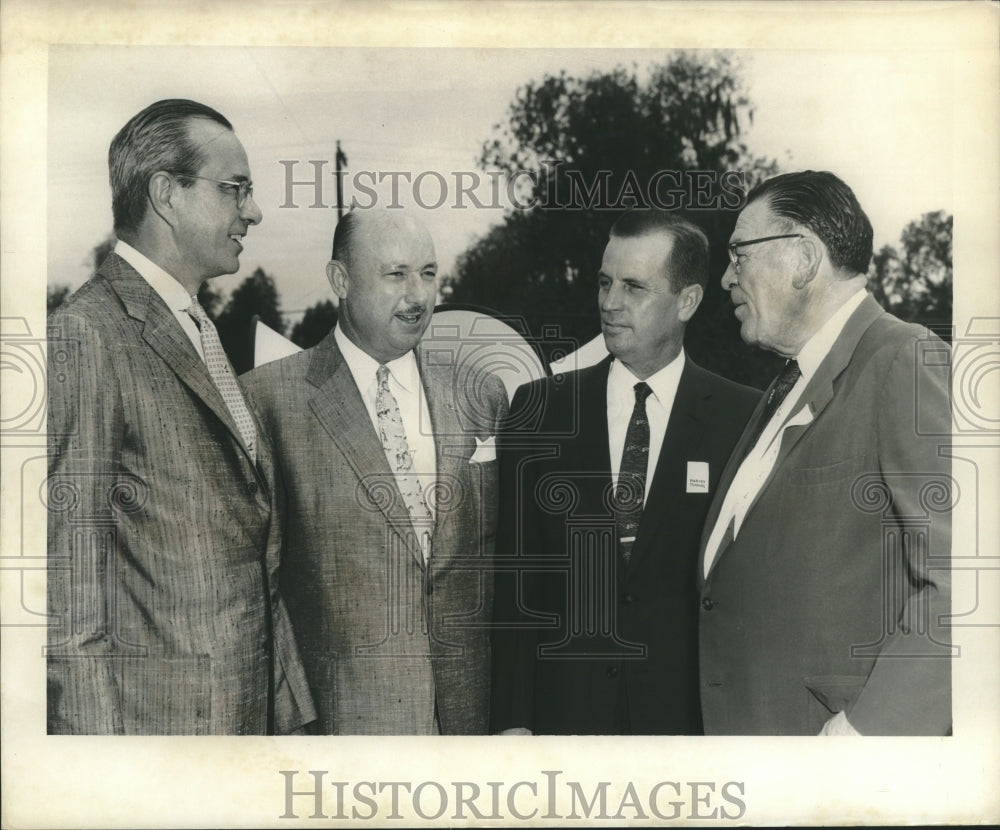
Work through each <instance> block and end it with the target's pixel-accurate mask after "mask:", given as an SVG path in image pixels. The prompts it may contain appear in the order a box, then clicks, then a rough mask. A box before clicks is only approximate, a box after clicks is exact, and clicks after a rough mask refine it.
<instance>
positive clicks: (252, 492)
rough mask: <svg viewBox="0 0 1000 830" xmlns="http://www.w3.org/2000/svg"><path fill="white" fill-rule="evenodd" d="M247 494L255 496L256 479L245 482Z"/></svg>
mask: <svg viewBox="0 0 1000 830" xmlns="http://www.w3.org/2000/svg"><path fill="white" fill-rule="evenodd" d="M247 495H248V496H256V495H257V482H256V481H250V482H247Z"/></svg>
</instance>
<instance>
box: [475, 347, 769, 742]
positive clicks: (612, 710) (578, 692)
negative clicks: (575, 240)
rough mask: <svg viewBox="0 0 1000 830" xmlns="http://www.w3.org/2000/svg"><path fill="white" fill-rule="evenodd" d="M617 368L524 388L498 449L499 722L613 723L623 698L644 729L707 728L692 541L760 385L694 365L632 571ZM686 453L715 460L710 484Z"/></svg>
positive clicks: (495, 718)
mask: <svg viewBox="0 0 1000 830" xmlns="http://www.w3.org/2000/svg"><path fill="white" fill-rule="evenodd" d="M610 365H611V358H607V359H605V360H604V361H602V362H601V363H599V364H598V365H596V366H593V367H589V368H586V369H583V370H581V371H579V372H570V373H567V374H565V375H561V376H556V377H554V378H551V379H547V380H544V381H538V382H536V383H533V384H531V385H529V386H523V387H521V388H520V389H519V390H518V391H517V393H516V394H515V396H514V402H513V404H512V406H511V415H510V418H509V422H508V427H507V429H506V430H505V431H504V433H503V435H502V441H501V455H500V465H501V475H500V486H501V511H500V534H499V540H498V544H499V548H498V566H499V568H500V570H499V571H498V575H497V600H496V608H497V611H496V615H495V625H496V628H495V631H494V653H495V660H494V679H493V689H494V693H493V710H492V728H493V729H494V731H500V730H503V729H506V728H509V727H517V726H523V727H527V728H529V729H531V730H532V731H533V732H535V733H546V734H574V733H575V734H602V733H614V732H617V731H621V730H622V729H623V722H622V721H621V718H620V716H621V713H622V712H623V711H624V710H623V709H622V708H621V707H623V706H624V705H625V704H626V703H627V710H628V728H629V729H630V731H631V732H633V733H635V734H691V733H696V732H698V731H699V730H700V717H699V712H698V708H699V707H698V689H697V675H698V668H697V660H696V657H697V641H696V635H697V616H698V615H697V605H696V603H697V592H696V590H695V563H696V561H697V550H698V539H699V536H700V533H701V527H702V522H703V520H704V517H705V513H706V511H707V510H708V505H709V503H710V501H711V497H712V492H714V490H715V487H716V484H717V482H718V477H719V475H720V474H721V472H722V468H723V466H724V465H725V463H726V460H727V458H728V457H729V453H730V451H731V450H732V448H733V445H734V444H735V443H736V439H737V438H738V437H739V435H740V433H741V432H742V430H743V426H744V424H745V423H746V421H747V418H748V417H749V416H750V413H751V412H752V411H753V408H754V405H755V404H756V402H757V399H758V398H759V397H760V393H759V392H757V391H756V390H753V389H749V388H747V387H743V386H740V385H738V384H735V383H732V382H731V381H728V380H725V379H723V378H720V377H718V376H716V375H713V374H711V373H710V372H707V371H705V370H704V369H701V368H700V367H698V366H696V365H695V364H694V363H693V362H692V361H691V360H690V359H689V358H688V359H686V362H685V366H684V371H683V373H682V375H681V379H680V383H679V385H678V388H677V395H676V398H675V400H674V404H673V408H672V410H671V412H670V416H669V421H668V424H667V430H666V434H665V436H664V441H663V446H662V449H661V451H660V457H659V460H658V461H657V465H656V471H655V474H654V476H653V478H652V481H651V483H650V485H649V490H648V496H647V500H646V506H645V508H644V510H643V514H642V520H641V523H640V526H639V532H638V535H637V537H636V541H635V544H634V547H633V552H632V560H631V562H630V564H629V566H628V568H627V569H624V570H623V569H622V568H621V566H620V563H619V562H618V557H617V556H616V554H615V535H616V534H615V520H614V514H613V513H612V512H611V510H610V508H609V495H610V492H611V472H610V471H611V462H610V457H609V451H608V425H607V378H608V370H609V367H610ZM691 461H701V462H707V463H708V469H709V482H708V487H707V491H706V492H700V493H698V492H688V489H689V488H688V462H691ZM501 557H502V558H501ZM518 568H520V569H521V570H522V573H521V574H520V579H519V580H518V579H517V570H518ZM540 650H541V651H540Z"/></svg>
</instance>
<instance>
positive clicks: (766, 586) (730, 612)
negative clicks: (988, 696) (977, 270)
mask: <svg viewBox="0 0 1000 830" xmlns="http://www.w3.org/2000/svg"><path fill="white" fill-rule="evenodd" d="M729 255H730V266H729V268H728V269H727V270H726V273H725V275H724V276H723V280H722V285H723V287H724V288H725V289H726V290H728V291H729V292H730V296H731V298H732V301H733V304H734V305H735V306H736V312H735V313H736V318H737V320H739V322H740V330H741V334H742V337H743V339H744V340H745V341H746V342H747V343H749V344H751V345H755V346H759V347H761V348H765V349H768V350H770V351H773V352H776V353H778V354H780V355H782V356H783V357H785V358H787V363H786V366H785V368H784V370H783V371H782V373H781V375H780V376H779V377H778V379H777V380H776V381H775V382H774V383H773V384H772V385H771V387H770V388H769V389H768V390H767V392H765V395H764V400H763V401H762V402H761V404H760V406H758V408H757V411H756V412H755V413H754V415H753V417H751V419H750V422H749V424H748V425H747V428H746V431H745V432H744V434H743V436H742V438H741V439H740V441H739V443H738V444H737V445H736V449H735V450H734V452H733V456H732V458H731V459H730V462H729V464H728V465H727V467H726V470H725V471H724V472H723V474H722V480H721V482H720V485H719V489H718V492H717V493H716V496H715V499H714V501H713V503H712V507H711V508H710V510H709V513H708V518H707V520H706V523H705V530H704V533H703V536H702V544H701V548H702V550H701V566H700V568H699V586H700V590H701V612H700V613H701V620H700V671H701V700H702V712H703V717H704V724H705V731H706V733H707V734H757V735H782V734H792V735H794V734H798V735H810V734H811V735H815V734H824V735H856V734H859V733H860V734H864V735H944V734H947V733H948V731H949V729H950V724H951V684H950V671H951V669H950V660H949V659H948V658H949V656H950V654H951V649H950V645H949V642H950V641H949V637H948V629H947V621H946V619H945V617H946V616H947V615H948V613H949V607H950V575H949V570H948V557H949V555H950V550H951V536H950V532H951V523H950V509H951V496H950V483H951V477H950V464H949V461H948V456H947V436H948V435H950V427H951V419H950V407H949V398H948V372H947V367H948V363H949V357H950V355H949V352H948V348H947V346H946V345H945V344H943V343H942V342H941V341H940V340H939V339H938V338H936V337H935V336H934V335H932V334H931V333H930V332H928V331H927V330H926V329H924V328H923V327H921V326H917V325H912V324H908V323H903V322H901V321H900V320H898V319H896V318H895V317H893V316H892V315H890V314H887V313H886V312H885V311H883V310H882V309H881V308H880V307H879V305H878V304H877V303H876V302H875V300H874V299H873V298H872V297H870V296H868V294H867V293H866V291H865V284H866V273H867V270H868V264H869V261H870V259H871V255H872V227H871V224H870V222H869V221H868V217H867V216H865V213H864V211H863V210H862V209H861V206H860V204H859V203H858V201H857V199H856V197H855V195H854V193H853V192H852V191H851V189H850V188H849V187H847V185H845V184H844V183H843V182H842V181H841V180H840V179H838V178H837V177H836V176H834V175H832V174H830V173H816V172H812V171H806V172H802V173H791V174H787V175H782V176H777V177H775V178H773V179H770V180H768V181H767V182H764V183H763V184H761V185H759V186H758V187H757V188H755V189H754V190H753V191H751V192H750V194H749V196H748V199H747V205H746V207H745V208H744V210H743V211H742V213H741V214H740V216H739V219H738V221H737V223H736V227H735V230H734V231H733V234H732V237H731V241H730V245H729Z"/></svg>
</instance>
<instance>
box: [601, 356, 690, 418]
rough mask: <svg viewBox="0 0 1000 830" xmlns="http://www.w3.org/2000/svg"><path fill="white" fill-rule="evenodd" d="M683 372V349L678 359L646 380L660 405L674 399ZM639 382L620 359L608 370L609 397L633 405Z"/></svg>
mask: <svg viewBox="0 0 1000 830" xmlns="http://www.w3.org/2000/svg"><path fill="white" fill-rule="evenodd" d="M683 370H684V349H683V348H682V349H681V350H680V352H679V353H678V355H677V357H675V358H674V359H673V360H671V361H670V362H669V363H668V364H667V365H666V366H664V367H663V368H662V369H660V370H658V371H657V372H655V373H654V374H652V375H650V376H649V377H648V378H646V383H647V384H648V385H649V388H650V389H652V390H653V396H654V397H655V398H656V400H657V402H658V403H660V404H661V405H662V404H663V402H664V401H666V400H670V399H672V398H673V395H674V392H675V390H676V389H677V385H678V384H679V383H680V380H681V372H682V371H683ZM638 382H639V378H637V377H636V376H635V375H634V374H632V371H631V370H630V369H629V368H628V367H627V366H626V365H625V364H624V363H622V362H621V361H620V360H618V358H615V359H614V360H613V361H612V362H611V368H610V369H609V370H608V397H609V398H610V399H611V400H624V401H628V402H629V403H633V402H634V397H635V393H634V392H633V389H634V388H635V385H636V384H637V383H638Z"/></svg>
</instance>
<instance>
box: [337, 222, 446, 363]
mask: <svg viewBox="0 0 1000 830" xmlns="http://www.w3.org/2000/svg"><path fill="white" fill-rule="evenodd" d="M326 273H327V276H328V277H329V279H330V285H331V286H332V287H333V291H334V293H335V294H336V295H337V297H338V298H339V299H340V313H339V315H338V319H339V322H340V326H341V328H342V329H343V331H344V334H346V335H347V337H348V338H350V340H351V341H352V342H353V343H355V344H356V345H357V346H358V347H360V348H361V349H362V350H364V351H365V352H367V353H368V354H369V355H371V356H372V357H373V358H374V359H375V360H377V361H378V362H379V363H388V362H389V361H390V360H395V359H396V358H398V357H401V356H402V355H404V354H406V352H408V351H410V350H411V349H412V348H413V347H414V346H416V345H417V342H418V341H419V340H420V338H421V336H422V335H423V333H424V331H425V330H426V328H427V325H428V324H429V323H430V319H431V313H432V312H433V311H434V301H435V299H436V298H437V262H436V259H435V255H434V242H433V240H432V239H431V236H430V233H428V231H427V228H426V227H425V226H424V224H423V222H421V221H420V220H418V219H417V218H416V217H415V216H413V215H412V214H409V213H406V212H405V211H400V210H386V209H378V210H352V211H351V212H350V213H348V214H347V216H345V217H344V218H343V219H341V220H340V222H339V223H338V225H337V230H336V232H335V234H334V239H333V259H331V260H330V262H329V264H328V265H327V269H326Z"/></svg>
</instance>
